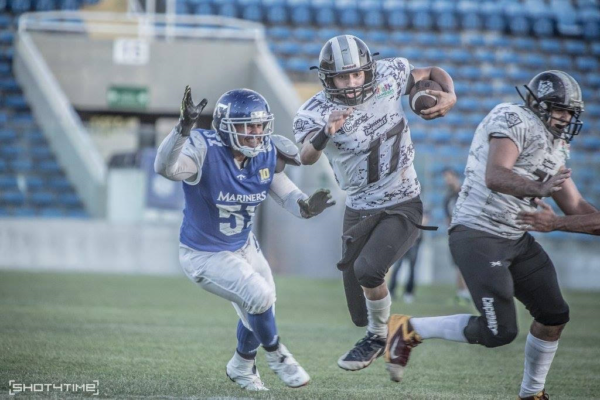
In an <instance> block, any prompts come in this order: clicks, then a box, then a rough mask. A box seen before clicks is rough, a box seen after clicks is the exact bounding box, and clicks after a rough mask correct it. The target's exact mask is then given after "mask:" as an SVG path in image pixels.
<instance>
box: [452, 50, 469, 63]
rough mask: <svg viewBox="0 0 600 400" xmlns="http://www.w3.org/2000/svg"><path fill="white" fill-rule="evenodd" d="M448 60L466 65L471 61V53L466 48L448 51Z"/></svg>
mask: <svg viewBox="0 0 600 400" xmlns="http://www.w3.org/2000/svg"><path fill="white" fill-rule="evenodd" d="M448 58H449V59H450V60H451V61H452V62H455V63H457V64H460V65H464V64H465V63H469V62H470V61H471V52H470V51H468V50H466V49H464V48H454V49H448Z"/></svg>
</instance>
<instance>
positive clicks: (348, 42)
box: [311, 35, 377, 106]
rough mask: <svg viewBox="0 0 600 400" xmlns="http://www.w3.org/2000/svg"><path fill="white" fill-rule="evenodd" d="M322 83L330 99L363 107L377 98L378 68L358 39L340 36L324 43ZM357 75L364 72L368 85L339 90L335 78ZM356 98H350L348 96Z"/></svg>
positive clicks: (320, 58) (321, 68) (368, 51)
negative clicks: (344, 75)
mask: <svg viewBox="0 0 600 400" xmlns="http://www.w3.org/2000/svg"><path fill="white" fill-rule="evenodd" d="M311 69H317V70H318V71H319V80H320V81H321V85H323V89H324V90H325V96H326V97H327V99H329V100H331V101H333V102H336V103H341V104H345V105H348V106H355V105H358V104H362V103H364V102H365V101H367V100H368V99H370V98H371V97H373V95H374V94H375V84H376V80H375V73H376V70H377V64H376V62H375V60H373V55H372V54H371V51H370V50H369V48H368V47H367V45H366V44H365V42H363V41H362V40H360V39H359V38H357V37H356V36H352V35H340V36H336V37H334V38H333V39H330V40H328V41H327V43H325V45H324V46H323V48H322V49H321V54H320V55H319V66H318V67H312V68H311ZM357 71H364V72H365V82H364V84H363V85H361V86H357V87H348V88H344V89H338V88H336V87H335V84H334V83H333V78H334V77H335V76H336V75H340V74H348V73H352V72H357ZM349 94H350V95H352V96H353V97H349V96H348V95H349Z"/></svg>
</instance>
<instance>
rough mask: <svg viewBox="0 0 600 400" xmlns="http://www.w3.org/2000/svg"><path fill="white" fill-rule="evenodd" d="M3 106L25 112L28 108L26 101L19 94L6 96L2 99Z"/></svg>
mask: <svg viewBox="0 0 600 400" xmlns="http://www.w3.org/2000/svg"><path fill="white" fill-rule="evenodd" d="M4 105H5V106H6V107H10V108H14V109H17V110H26V109H28V108H29V106H28V104H27V100H25V97H24V96H23V95H21V94H12V95H8V96H6V97H5V98H4Z"/></svg>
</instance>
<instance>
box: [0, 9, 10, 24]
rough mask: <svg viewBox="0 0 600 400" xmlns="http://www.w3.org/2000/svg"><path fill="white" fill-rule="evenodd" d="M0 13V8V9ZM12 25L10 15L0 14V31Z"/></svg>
mask: <svg viewBox="0 0 600 400" xmlns="http://www.w3.org/2000/svg"><path fill="white" fill-rule="evenodd" d="M0 11H1V8H0ZM11 23H12V17H11V16H10V14H0V29H6V28H8V27H9V26H10V24H11Z"/></svg>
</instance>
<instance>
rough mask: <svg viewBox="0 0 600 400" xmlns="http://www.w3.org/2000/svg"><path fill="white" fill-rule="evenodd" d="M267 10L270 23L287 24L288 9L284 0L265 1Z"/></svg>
mask: <svg viewBox="0 0 600 400" xmlns="http://www.w3.org/2000/svg"><path fill="white" fill-rule="evenodd" d="M263 6H264V7H265V10H267V15H266V17H267V22H268V23H270V24H274V25H277V24H286V23H287V22H288V19H289V13H288V9H287V7H286V5H285V2H284V1H283V0H265V1H264V2H263Z"/></svg>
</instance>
